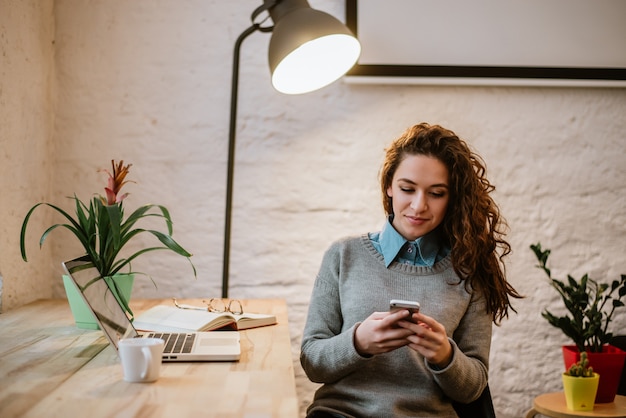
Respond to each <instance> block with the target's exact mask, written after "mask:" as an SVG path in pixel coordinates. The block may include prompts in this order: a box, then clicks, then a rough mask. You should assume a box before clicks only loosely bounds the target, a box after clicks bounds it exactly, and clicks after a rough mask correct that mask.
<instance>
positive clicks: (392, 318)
mask: <svg viewBox="0 0 626 418" xmlns="http://www.w3.org/2000/svg"><path fill="white" fill-rule="evenodd" d="M409 315H410V312H409V311H408V310H406V309H403V310H400V311H397V312H387V317H386V318H384V319H383V321H384V324H385V325H387V326H390V325H392V324H395V323H396V322H398V321H400V320H401V319H403V318H407V317H408V316H409Z"/></svg>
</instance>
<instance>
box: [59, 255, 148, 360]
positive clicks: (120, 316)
mask: <svg viewBox="0 0 626 418" xmlns="http://www.w3.org/2000/svg"><path fill="white" fill-rule="evenodd" d="M62 264H63V268H64V269H65V271H66V273H67V274H68V275H69V276H70V277H71V278H72V281H73V282H74V284H75V285H76V287H77V288H78V291H79V293H80V294H82V295H83V298H84V299H85V302H86V303H87V304H88V305H89V306H90V307H91V310H92V311H93V313H94V315H95V316H96V320H97V322H98V323H99V325H100V328H101V329H102V331H103V332H104V334H105V335H106V336H107V338H108V339H109V341H110V342H111V344H113V346H114V347H115V348H116V349H117V346H118V341H119V340H120V339H122V338H134V337H136V336H137V335H138V333H137V331H136V330H135V328H134V327H133V325H132V323H131V322H130V319H129V318H128V316H126V313H125V312H124V309H123V308H122V305H121V304H120V302H119V301H118V300H117V299H116V296H115V294H114V293H113V291H112V289H111V287H110V286H109V285H108V284H107V282H106V281H105V280H104V279H102V278H101V277H100V273H99V272H98V270H97V269H96V268H95V267H94V265H93V263H91V261H90V260H89V258H88V257H87V256H84V257H81V258H77V259H74V260H71V261H67V262H65V263H62Z"/></svg>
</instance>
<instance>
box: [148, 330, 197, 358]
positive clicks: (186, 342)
mask: <svg viewBox="0 0 626 418" xmlns="http://www.w3.org/2000/svg"><path fill="white" fill-rule="evenodd" d="M148 337H150V338H161V339H162V340H163V341H165V348H164V349H163V353H164V354H180V353H191V349H192V347H193V342H194V341H195V339H196V334H188V333H176V332H167V333H158V332H151V333H149V334H148Z"/></svg>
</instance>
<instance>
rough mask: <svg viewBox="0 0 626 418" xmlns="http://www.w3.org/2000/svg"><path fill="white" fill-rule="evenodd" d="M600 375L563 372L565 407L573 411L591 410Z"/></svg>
mask: <svg viewBox="0 0 626 418" xmlns="http://www.w3.org/2000/svg"><path fill="white" fill-rule="evenodd" d="M599 382H600V375H599V374H598V373H594V374H593V377H579V376H570V375H568V374H565V373H563V391H564V392H565V402H566V404H567V407H568V408H569V409H571V410H573V411H593V404H594V402H595V399H596V392H597V391H598V383H599Z"/></svg>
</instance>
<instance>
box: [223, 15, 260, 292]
mask: <svg viewBox="0 0 626 418" xmlns="http://www.w3.org/2000/svg"><path fill="white" fill-rule="evenodd" d="M258 29H259V25H258V24H256V23H255V24H253V25H252V26H250V27H249V28H248V29H246V30H245V31H243V32H242V33H241V35H239V37H238V38H237V40H236V41H235V48H234V54H233V74H232V80H231V89H230V124H229V127H228V165H227V169H226V205H225V214H224V256H223V258H222V263H223V264H222V297H223V298H227V297H228V274H229V271H228V269H229V264H230V227H231V217H232V202H233V174H234V167H235V132H236V130H237V92H238V86H239V57H240V55H241V54H240V52H241V44H242V43H243V41H244V39H246V38H247V37H248V36H249V35H251V34H252V33H254V32H255V31H257V30H258Z"/></svg>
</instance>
